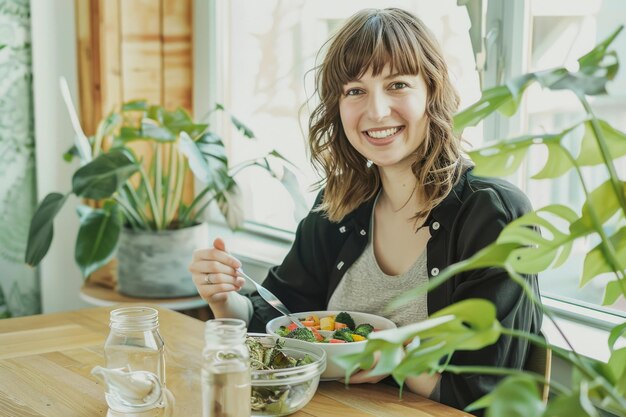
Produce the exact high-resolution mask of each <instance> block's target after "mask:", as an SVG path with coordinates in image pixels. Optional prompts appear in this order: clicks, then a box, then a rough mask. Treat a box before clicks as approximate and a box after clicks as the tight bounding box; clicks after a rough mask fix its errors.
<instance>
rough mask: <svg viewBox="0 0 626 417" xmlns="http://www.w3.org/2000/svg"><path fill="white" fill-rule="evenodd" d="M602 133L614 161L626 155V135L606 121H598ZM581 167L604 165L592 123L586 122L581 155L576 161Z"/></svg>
mask: <svg viewBox="0 0 626 417" xmlns="http://www.w3.org/2000/svg"><path fill="white" fill-rule="evenodd" d="M598 124H599V125H600V131H601V132H602V134H603V136H604V139H605V143H606V146H607V148H608V150H609V153H610V154H611V157H613V159H616V158H619V157H622V156H624V155H626V134H625V133H624V132H621V131H619V130H617V129H615V128H613V126H611V125H610V124H608V123H607V122H605V121H604V120H598ZM576 162H578V164H579V165H581V166H592V165H598V164H603V163H604V159H602V154H601V153H600V148H598V142H597V140H596V136H595V133H594V131H593V125H592V123H591V121H589V120H587V121H586V122H585V133H584V134H583V139H582V143H581V145H580V155H579V156H578V158H577V159H576Z"/></svg>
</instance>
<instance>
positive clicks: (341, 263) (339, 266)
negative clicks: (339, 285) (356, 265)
mask: <svg viewBox="0 0 626 417" xmlns="http://www.w3.org/2000/svg"><path fill="white" fill-rule="evenodd" d="M341 268H343V261H341V262H339V263H338V264H337V269H339V270H341Z"/></svg>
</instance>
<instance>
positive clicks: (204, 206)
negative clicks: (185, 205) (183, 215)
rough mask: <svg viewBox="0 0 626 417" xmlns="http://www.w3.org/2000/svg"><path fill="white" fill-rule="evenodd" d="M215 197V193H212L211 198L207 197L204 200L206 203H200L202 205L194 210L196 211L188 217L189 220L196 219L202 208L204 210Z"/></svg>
mask: <svg viewBox="0 0 626 417" xmlns="http://www.w3.org/2000/svg"><path fill="white" fill-rule="evenodd" d="M215 197H217V194H214V195H213V196H212V197H211V198H209V199H208V200H207V201H206V203H204V204H203V205H202V207H200V208H199V209H198V210H196V212H195V213H194V214H193V216H190V217H189V220H195V219H197V218H198V216H199V215H200V214H202V212H203V211H204V210H206V208H207V207H208V206H209V204H211V202H212V201H213V200H215Z"/></svg>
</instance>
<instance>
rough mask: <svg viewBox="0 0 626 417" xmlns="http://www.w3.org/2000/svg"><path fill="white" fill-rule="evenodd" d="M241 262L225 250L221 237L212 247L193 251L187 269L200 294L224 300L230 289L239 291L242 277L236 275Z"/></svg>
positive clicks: (209, 299) (212, 300) (241, 285)
mask: <svg viewBox="0 0 626 417" xmlns="http://www.w3.org/2000/svg"><path fill="white" fill-rule="evenodd" d="M240 267H241V262H239V260H238V259H236V258H235V257H233V256H231V255H230V254H229V253H228V252H226V244H225V243H224V241H223V240H222V239H221V238H217V239H215V241H214V242H213V247H212V248H207V249H198V250H196V251H194V253H193V258H192V261H191V264H189V271H190V272H191V278H192V279H193V283H194V285H195V286H196V288H197V290H198V293H199V294H200V296H201V297H202V298H203V299H204V300H206V301H210V302H218V301H224V300H225V299H226V297H227V296H228V293H229V292H231V291H239V290H240V289H241V287H243V284H244V282H245V281H244V279H243V278H242V277H239V276H237V269H238V268H240Z"/></svg>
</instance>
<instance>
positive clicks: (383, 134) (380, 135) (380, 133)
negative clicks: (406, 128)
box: [365, 127, 400, 139]
mask: <svg viewBox="0 0 626 417" xmlns="http://www.w3.org/2000/svg"><path fill="white" fill-rule="evenodd" d="M399 130H400V128H399V127H392V128H389V129H385V130H376V131H374V130H366V131H365V132H366V133H367V135H368V136H369V137H372V138H374V139H384V138H387V137H389V136H392V135H395V134H396V133H398V131H399Z"/></svg>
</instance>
